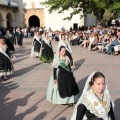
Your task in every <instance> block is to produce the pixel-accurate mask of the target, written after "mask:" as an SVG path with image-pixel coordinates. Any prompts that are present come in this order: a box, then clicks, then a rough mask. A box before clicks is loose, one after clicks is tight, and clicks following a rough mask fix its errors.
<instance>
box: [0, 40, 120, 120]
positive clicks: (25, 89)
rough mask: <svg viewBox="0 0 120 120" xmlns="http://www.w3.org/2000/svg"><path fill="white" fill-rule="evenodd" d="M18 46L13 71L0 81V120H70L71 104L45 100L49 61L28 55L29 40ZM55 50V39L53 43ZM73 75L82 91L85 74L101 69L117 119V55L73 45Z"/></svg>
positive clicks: (119, 108)
mask: <svg viewBox="0 0 120 120" xmlns="http://www.w3.org/2000/svg"><path fill="white" fill-rule="evenodd" d="M23 42H24V44H23V47H22V48H20V47H18V46H17V45H16V46H15V48H16V53H15V56H16V58H15V59H13V60H12V62H13V65H14V69H15V72H14V74H13V75H11V76H9V78H10V79H9V80H7V81H3V80H0V120H70V117H71V115H72V112H73V109H74V107H68V106H67V105H54V104H51V103H49V102H48V101H47V100H46V89H47V85H48V82H49V78H50V76H51V74H52V67H51V64H47V63H42V62H41V61H40V60H39V59H38V58H30V52H31V45H32V39H24V40H23ZM52 44H53V48H54V52H55V51H56V46H57V43H56V42H52ZM72 51H73V57H74V62H75V66H76V68H75V72H74V75H75V78H76V81H77V83H78V85H79V88H80V92H82V90H83V87H84V84H85V81H86V79H87V77H88V75H89V74H90V73H91V72H93V71H101V72H102V73H103V74H104V75H105V76H106V80H107V82H108V87H109V90H110V93H111V96H112V98H113V100H114V102H115V105H116V106H115V109H114V110H115V115H116V120H120V55H118V56H111V55H106V54H102V53H97V51H88V50H87V49H83V48H81V47H80V46H72Z"/></svg>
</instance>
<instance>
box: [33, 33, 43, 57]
mask: <svg viewBox="0 0 120 120" xmlns="http://www.w3.org/2000/svg"><path fill="white" fill-rule="evenodd" d="M33 40H34V41H33V46H32V50H31V57H34V56H35V57H36V58H38V57H39V56H40V49H41V45H42V41H41V36H40V34H39V31H36V32H35V36H34V37H33Z"/></svg>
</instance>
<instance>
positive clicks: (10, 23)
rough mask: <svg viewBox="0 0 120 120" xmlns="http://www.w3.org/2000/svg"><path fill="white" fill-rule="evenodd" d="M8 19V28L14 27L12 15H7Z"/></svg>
mask: <svg viewBox="0 0 120 120" xmlns="http://www.w3.org/2000/svg"><path fill="white" fill-rule="evenodd" d="M6 19H7V28H10V27H12V21H13V19H12V15H11V14H10V13H8V14H7V16H6Z"/></svg>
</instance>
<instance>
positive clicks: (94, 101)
mask: <svg viewBox="0 0 120 120" xmlns="http://www.w3.org/2000/svg"><path fill="white" fill-rule="evenodd" d="M113 107H114V103H113V101H112V98H111V96H110V94H109V91H108V89H107V84H106V80H105V76H104V75H103V74H102V73H101V72H98V71H96V72H93V73H91V74H90V76H89V77H88V79H87V81H86V84H85V87H84V90H83V93H82V95H81V97H80V99H79V100H78V103H77V105H76V106H75V110H74V112H73V115H72V118H71V119H70V120H84V119H83V117H84V115H86V116H87V118H88V120H115V116H114V112H113ZM109 118H110V119H109Z"/></svg>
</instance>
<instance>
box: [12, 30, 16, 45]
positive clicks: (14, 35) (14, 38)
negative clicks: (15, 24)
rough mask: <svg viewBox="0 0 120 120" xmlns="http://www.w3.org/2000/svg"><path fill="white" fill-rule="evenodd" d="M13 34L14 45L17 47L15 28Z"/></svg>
mask: <svg viewBox="0 0 120 120" xmlns="http://www.w3.org/2000/svg"><path fill="white" fill-rule="evenodd" d="M11 34H12V42H13V44H15V45H16V30H15V28H13V31H12V33H11Z"/></svg>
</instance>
